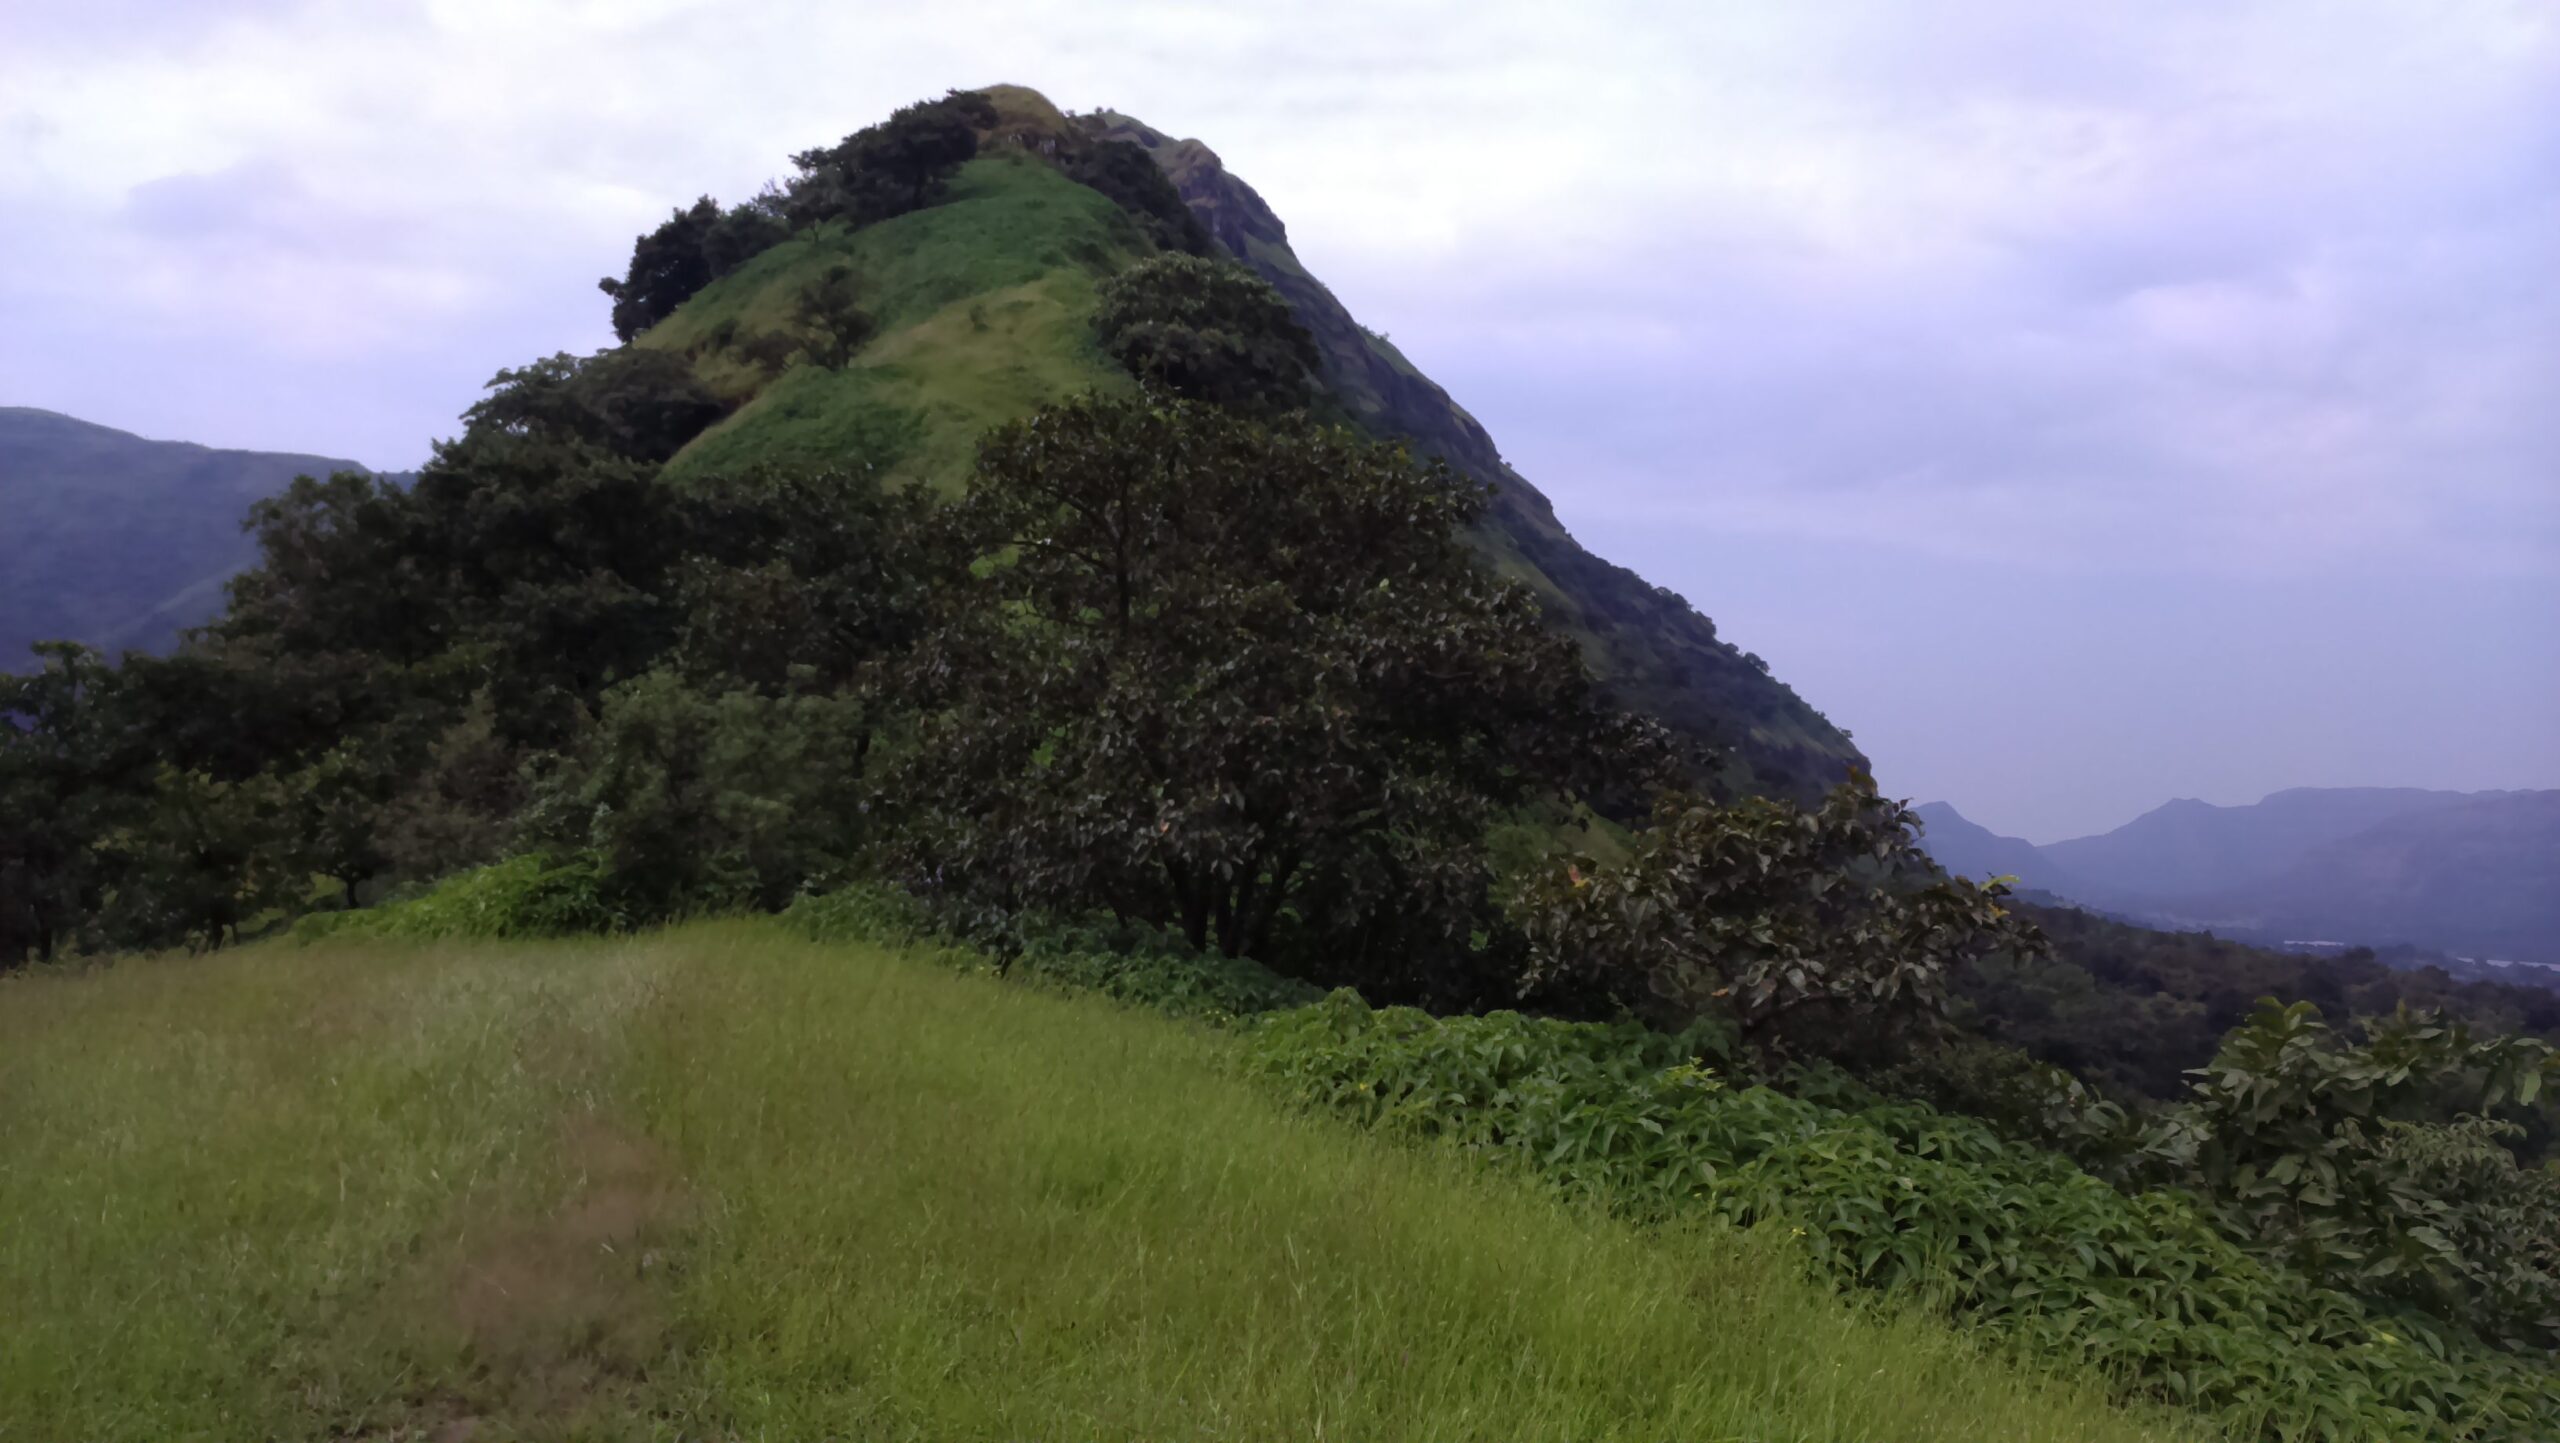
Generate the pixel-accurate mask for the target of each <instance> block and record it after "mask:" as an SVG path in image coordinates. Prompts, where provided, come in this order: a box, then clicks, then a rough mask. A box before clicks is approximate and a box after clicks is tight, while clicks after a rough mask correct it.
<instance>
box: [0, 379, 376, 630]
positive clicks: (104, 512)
mask: <svg viewBox="0 0 2560 1443" xmlns="http://www.w3.org/2000/svg"><path fill="white" fill-rule="evenodd" d="M363 469H365V468H363V467H361V466H358V465H357V464H356V463H355V462H353V461H345V460H339V459H336V458H333V457H328V456H300V455H280V454H276V453H272V452H265V451H223V450H216V449H214V448H212V447H209V446H198V445H193V444H191V443H188V442H183V441H149V440H145V439H143V438H142V437H140V436H136V435H133V434H131V433H129V432H125V431H118V430H114V429H112V428H110V427H106V426H99V425H93V424H91V423H90V422H87V421H81V420H75V419H74V418H72V417H69V416H64V415H59V414H56V413H55V412H52V411H38V410H32V409H29V408H27V407H23V406H0V671H25V670H27V669H28V668H29V667H30V666H31V665H32V664H33V661H32V658H30V657H29V656H28V654H27V647H28V646H29V645H30V644H31V643H34V642H38V641H51V640H56V639H67V640H72V641H81V642H86V643H88V644H89V645H91V646H94V647H97V648H99V649H100V650H102V651H107V652H110V653H112V652H115V651H119V650H122V649H124V648H127V647H136V648H141V649H145V650H150V649H155V648H160V647H165V646H167V645H169V644H170V643H171V642H173V641H175V640H177V636H178V632H179V630H180V629H181V628H183V627H188V626H193V625H196V624H197V623H199V622H203V621H205V620H207V619H209V618H211V617H212V616H213V614H214V613H215V612H217V611H219V610H220V609H221V607H222V583H223V582H224V581H225V580H226V579H228V578H229V577H230V576H231V574H232V573H233V572H236V571H238V570H240V569H241V568H242V567H244V566H246V565H248V564H249V563H250V562H251V561H252V560H254V559H256V556H257V550H258V549H257V546H256V545H255V543H253V542H252V541H251V540H250V538H249V537H248V536H247V535H246V534H245V533H243V532H242V531H241V529H240V523H241V520H242V518H243V517H244V516H245V515H246V514H247V513H248V510H249V506H250V503H252V502H254V501H257V500H258V499H259V498H261V497H264V496H270V495H273V494H274V493H276V492H277V491H280V490H282V489H284V487H285V485H286V484H287V483H288V482H290V481H292V480H293V478H294V477H296V476H298V475H303V474H306V473H307V474H310V475H315V476H326V475H328V474H329V473H330V472H332V471H344V470H363Z"/></svg>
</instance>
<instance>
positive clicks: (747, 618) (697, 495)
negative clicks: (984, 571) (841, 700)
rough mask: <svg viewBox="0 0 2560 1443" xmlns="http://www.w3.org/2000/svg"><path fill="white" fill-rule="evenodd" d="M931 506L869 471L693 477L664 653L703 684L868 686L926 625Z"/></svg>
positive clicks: (797, 688) (830, 689)
mask: <svg viewBox="0 0 2560 1443" xmlns="http://www.w3.org/2000/svg"><path fill="white" fill-rule="evenodd" d="M933 506H934V502H933V500H932V498H931V496H930V494H929V493H927V492H925V491H924V490H923V489H921V488H917V487H902V488H897V489H891V488H890V487H887V486H884V485H883V484H881V481H880V478H879V477H878V476H877V475H874V474H871V473H867V472H866V473H860V474H846V473H843V472H833V471H829V472H819V473H816V474H802V473H787V472H772V471H765V472H754V473H750V474H748V475H744V476H737V477H715V478H705V479H702V480H699V481H695V482H692V483H690V484H689V485H688V486H687V487H686V489H685V492H684V494H683V495H682V497H681V498H680V499H679V500H678V501H677V503H676V525H677V527H678V529H679V530H680V531H681V533H682V534H683V535H684V537H685V538H686V545H687V555H686V557H685V560H684V562H683V563H682V564H681V566H680V567H679V568H678V571H677V576H676V583H675V584H676V593H677V610H678V612H679V613H680V614H681V615H682V617H683V621H682V623H681V626H680V629H679V631H678V635H677V638H676V644H675V648H674V651H673V653H672V655H671V658H670V660H671V662H672V664H673V665H674V666H675V667H676V669H677V670H678V671H679V672H680V673H681V674H682V675H683V676H684V677H685V678H686V679H687V680H688V681H690V682H692V683H694V684H695V685H697V686H700V687H703V688H705V689H706V690H711V691H725V690H732V689H746V690H752V691H757V692H761V693H764V694H766V695H771V696H779V695H782V694H784V693H787V692H800V693H836V692H847V691H854V690H858V689H862V688H866V687H869V686H871V685H872V684H873V683H874V681H875V673H876V671H877V669H878V667H879V666H880V665H881V664H882V663H884V662H885V661H887V660H889V659H891V658H894V657H897V656H900V655H903V654H904V653H905V652H906V651H908V650H909V649H910V648H912V647H913V646H914V645H915V643H916V640H917V638H918V637H919V636H920V635H921V634H922V632H923V630H924V627H925V624H926V596H925V588H926V585H927V576H926V571H925V559H924V546H925V540H926V533H927V528H928V525H929V520H930V517H931V515H932V511H933Z"/></svg>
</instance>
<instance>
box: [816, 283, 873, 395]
mask: <svg viewBox="0 0 2560 1443" xmlns="http://www.w3.org/2000/svg"><path fill="white" fill-rule="evenodd" d="M798 320H799V322H800V327H801V330H802V331H803V332H804V333H805V334H806V335H807V337H808V338H809V339H808V341H807V343H806V344H805V345H804V347H803V349H804V350H805V351H806V353H807V354H808V356H809V358H810V359H811V360H813V361H815V362H817V363H818V364H819V365H821V366H824V367H826V368H827V369H829V370H831V371H840V370H843V369H844V367H845V365H846V363H847V362H849V361H851V360H852V359H853V353H854V352H856V351H858V350H861V349H862V343H863V342H865V341H867V340H869V339H871V332H872V330H873V329H874V326H873V322H872V319H871V314H870V312H868V311H865V310H864V309H863V308H862V295H861V282H860V280H859V279H858V278H857V277H856V276H855V275H854V271H853V267H852V266H850V265H834V266H830V267H828V268H827V271H826V274H824V275H822V276H820V277H818V280H817V282H816V284H814V285H812V286H810V287H809V289H808V291H807V292H806V293H805V294H803V295H802V296H801V297H800V305H799V308H798Z"/></svg>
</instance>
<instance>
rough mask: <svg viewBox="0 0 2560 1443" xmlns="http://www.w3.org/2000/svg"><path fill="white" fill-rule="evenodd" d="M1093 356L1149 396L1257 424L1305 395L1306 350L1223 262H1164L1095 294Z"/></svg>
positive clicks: (1273, 302)
mask: <svg viewBox="0 0 2560 1443" xmlns="http://www.w3.org/2000/svg"><path fill="white" fill-rule="evenodd" d="M1094 324H1095V327H1096V329H1097V330H1098V331H1099V332H1100V333H1101V336H1102V348H1103V349H1104V350H1105V351H1107V352H1109V353H1110V354H1111V357H1112V359H1114V360H1116V361H1118V362H1119V363H1120V364H1121V365H1122V366H1123V367H1125V368H1126V369H1127V370H1128V372H1129V374H1131V375H1133V376H1135V377H1137V378H1138V379H1139V380H1140V381H1142V382H1144V383H1146V384H1147V385H1149V386H1153V387H1156V388H1158V389H1160V390H1163V391H1166V392H1169V393H1171V394H1173V395H1176V396H1182V397H1186V398H1188V399H1191V400H1195V401H1209V402H1213V403H1215V404H1217V405H1221V406H1227V407H1231V408H1235V409H1238V410H1244V411H1251V412H1256V413H1260V414H1273V413H1277V412H1283V411H1291V410H1296V409H1298V408H1300V407H1303V406H1305V405H1306V404H1307V403H1308V401H1309V400H1310V399H1312V397H1313V395H1314V386H1315V379H1316V371H1317V369H1318V365H1319V361H1318V357H1317V355H1316V345H1315V340H1314V338H1312V337H1311V336H1309V335H1308V334H1307V329H1306V327H1304V326H1302V325H1300V324H1298V318H1297V316H1296V314H1295V313H1294V312H1292V311H1291V310H1290V309H1289V302H1288V301H1287V300H1286V299H1284V298H1283V297H1282V296H1281V294H1280V293H1279V292H1278V291H1276V290H1273V289H1272V288H1271V284H1270V282H1268V281H1265V280H1264V279H1262V278H1261V277H1260V276H1257V275H1255V274H1254V273H1253V272H1251V271H1249V270H1246V269H1245V268H1244V267H1242V266H1240V265H1237V264H1235V263H1234V262H1232V261H1222V260H1208V259H1204V258H1202V257H1199V256H1193V255H1184V254H1180V253H1173V254H1167V255H1160V256H1156V257H1154V258H1152V259H1149V260H1146V261H1143V262H1140V263H1139V264H1137V265H1134V266H1131V267H1130V268H1129V269H1127V270H1125V271H1123V272H1121V273H1120V274H1119V275H1116V276H1113V277H1112V278H1111V279H1110V280H1108V281H1105V282H1104V283H1103V285H1102V306H1101V309H1100V310H1099V311H1098V312H1097V313H1096V315H1095V321H1094Z"/></svg>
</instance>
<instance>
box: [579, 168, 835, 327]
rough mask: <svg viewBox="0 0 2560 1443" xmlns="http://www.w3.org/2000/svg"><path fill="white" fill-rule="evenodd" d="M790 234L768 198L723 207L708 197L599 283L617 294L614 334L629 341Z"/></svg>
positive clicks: (638, 245) (649, 237)
mask: <svg viewBox="0 0 2560 1443" xmlns="http://www.w3.org/2000/svg"><path fill="white" fill-rule="evenodd" d="M790 233H791V228H790V225H789V224H788V223H787V222H785V221H784V220H783V218H782V216H781V214H780V212H779V211H778V210H777V209H776V208H775V205H774V204H773V203H772V202H769V201H767V200H764V199H758V200H754V201H750V202H748V203H746V204H745V205H740V206H735V207H732V208H730V209H728V210H725V211H724V210H722V209H721V208H720V203H719V202H718V201H715V200H713V199H712V198H711V197H709V196H707V195H706V196H704V197H702V198H701V199H700V200H697V201H695V202H694V203H693V204H692V205H690V206H688V207H686V208H684V209H682V210H678V211H676V212H674V213H672V214H671V215H669V216H668V217H667V219H666V222H665V224H663V225H660V226H659V227H658V228H657V229H656V230H653V231H651V232H649V233H648V234H646V235H644V236H641V237H640V238H639V239H638V240H636V241H634V242H633V243H632V246H631V264H630V267H629V268H628V269H627V270H626V271H625V272H624V273H623V274H622V276H621V277H619V278H616V277H613V276H607V277H605V278H604V279H602V280H600V281H598V282H596V289H598V290H600V291H603V292H604V293H605V294H606V295H608V296H611V297H613V333H614V335H615V336H616V337H618V338H620V339H622V340H625V341H628V340H630V339H631V338H632V337H634V336H637V335H639V334H640V333H641V332H642V331H645V330H647V329H649V328H650V327H651V326H654V325H656V324H657V323H658V322H660V321H663V320H665V319H666V318H667V317H669V316H671V315H673V314H675V310H676V307H678V306H681V305H683V304H684V303H685V302H686V301H688V300H691V299H692V298H693V296H694V293H695V292H697V291H699V290H701V289H702V288H703V287H704V286H707V285H709V284H711V283H712V282H713V281H715V280H718V279H719V278H720V277H722V276H724V275H727V274H728V273H729V272H731V271H733V270H736V269H737V268H738V267H739V266H742V265H744V264H746V263H747V262H748V261H750V260H752V259H754V258H755V257H756V256H758V255H760V254H762V253H763V252H764V251H765V250H767V249H769V248H770V247H772V246H774V245H776V244H779V243H780V242H781V241H782V240H784V239H785V238H786V237H788V236H789V235H790Z"/></svg>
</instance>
